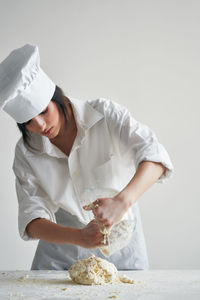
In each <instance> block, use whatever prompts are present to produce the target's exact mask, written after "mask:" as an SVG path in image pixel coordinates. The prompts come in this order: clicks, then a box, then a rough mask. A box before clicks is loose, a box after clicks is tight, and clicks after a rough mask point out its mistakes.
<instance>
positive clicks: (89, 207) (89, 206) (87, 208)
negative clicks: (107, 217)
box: [83, 203, 94, 210]
mask: <svg viewBox="0 0 200 300" xmlns="http://www.w3.org/2000/svg"><path fill="white" fill-rule="evenodd" d="M93 208H94V207H93V204H92V203H91V204H88V205H84V206H83V209H85V210H92V209H93Z"/></svg>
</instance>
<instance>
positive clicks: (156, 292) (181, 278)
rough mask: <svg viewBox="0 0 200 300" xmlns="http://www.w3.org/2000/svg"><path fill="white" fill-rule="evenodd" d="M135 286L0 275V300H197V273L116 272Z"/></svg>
mask: <svg viewBox="0 0 200 300" xmlns="http://www.w3.org/2000/svg"><path fill="white" fill-rule="evenodd" d="M119 275H127V276H128V277H130V278H132V279H133V280H134V281H135V283H134V284H125V283H120V284H109V285H100V286H95V285H94V286H89V285H79V284H75V283H73V282H72V281H71V279H70V277H69V274H68V272H67V271H0V300H4V299H12V300H14V299H15V300H25V299H29V300H33V299H34V300H36V299H37V300H39V299H46V300H49V299H52V300H53V299H54V300H58V299H70V300H78V299H81V300H86V299H88V300H89V299H90V300H93V299H97V300H98V299H116V300H122V299H123V300H128V299H134V300H146V299H148V300H166V299H172V300H185V299H189V300H197V299H198V300H199V299H200V270H148V271H119Z"/></svg>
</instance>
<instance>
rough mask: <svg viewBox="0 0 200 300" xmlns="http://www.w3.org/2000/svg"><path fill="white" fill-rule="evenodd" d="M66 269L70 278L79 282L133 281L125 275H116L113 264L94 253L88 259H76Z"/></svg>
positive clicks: (96, 283) (93, 283)
mask: <svg viewBox="0 0 200 300" xmlns="http://www.w3.org/2000/svg"><path fill="white" fill-rule="evenodd" d="M68 271H69V275H70V277H71V279H72V280H73V281H74V282H76V283H80V284H89V285H98V284H108V283H119V282H122V283H134V281H133V280H132V279H130V278H128V277H127V276H126V275H122V276H118V271H117V269H116V267H115V265H114V264H112V263H110V262H108V261H107V260H105V259H102V258H100V257H96V256H95V255H94V254H91V255H90V257H89V258H88V259H81V260H78V261H77V262H76V263H75V264H74V265H72V266H71V267H70V269H69V270H68Z"/></svg>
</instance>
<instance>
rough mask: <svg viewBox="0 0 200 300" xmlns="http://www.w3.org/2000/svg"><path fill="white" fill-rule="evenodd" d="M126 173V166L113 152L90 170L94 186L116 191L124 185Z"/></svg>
mask: <svg viewBox="0 0 200 300" xmlns="http://www.w3.org/2000/svg"><path fill="white" fill-rule="evenodd" d="M127 174H128V173H127V168H125V167H124V166H123V162H122V161H121V160H120V158H119V157H118V156H117V155H114V154H111V155H110V156H109V158H108V159H107V160H106V161H104V162H103V163H102V164H100V165H98V166H97V167H95V168H93V169H92V172H91V175H92V181H93V186H94V187H98V188H105V189H114V190H117V191H120V190H121V189H122V188H123V187H124V185H125V184H124V179H126V178H127ZM125 182H127V180H125ZM127 183H128V182H127Z"/></svg>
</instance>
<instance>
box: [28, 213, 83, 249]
mask: <svg viewBox="0 0 200 300" xmlns="http://www.w3.org/2000/svg"><path fill="white" fill-rule="evenodd" d="M26 230H27V233H28V234H29V235H30V236H31V237H33V238H37V239H41V240H43V241H46V242H50V243H56V244H75V245H78V243H79V240H80V229H78V228H71V227H65V226H62V225H59V224H56V223H53V222H51V221H49V220H47V219H43V218H38V219H35V220H33V221H32V222H30V223H29V224H28V225H27V227H26Z"/></svg>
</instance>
